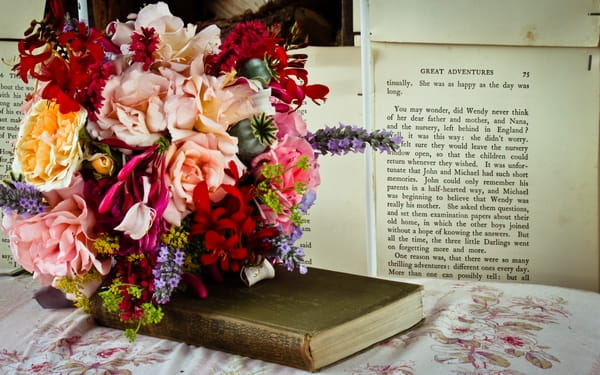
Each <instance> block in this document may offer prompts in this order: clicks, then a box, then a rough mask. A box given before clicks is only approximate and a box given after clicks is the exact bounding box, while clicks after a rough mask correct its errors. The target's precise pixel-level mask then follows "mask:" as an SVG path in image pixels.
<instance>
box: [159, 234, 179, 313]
mask: <svg viewBox="0 0 600 375" xmlns="http://www.w3.org/2000/svg"><path fill="white" fill-rule="evenodd" d="M156 263H157V264H156V268H154V269H153V270H152V274H153V275H154V295H153V297H154V299H156V302H158V303H159V304H161V305H162V304H165V303H167V302H169V300H170V299H171V293H173V290H174V289H175V288H177V286H178V285H179V283H180V281H181V274H182V273H183V269H182V267H183V263H184V253H183V251H182V250H180V249H174V248H171V247H170V246H167V245H165V244H162V245H160V247H159V248H158V257H157V258H156Z"/></svg>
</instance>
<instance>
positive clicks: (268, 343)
mask: <svg viewBox="0 0 600 375" xmlns="http://www.w3.org/2000/svg"><path fill="white" fill-rule="evenodd" d="M163 311H164V312H165V315H164V317H163V320H162V321H161V322H160V323H158V324H151V325H147V326H142V327H141V328H140V330H139V334H142V335H147V336H152V337H158V338H164V339H169V340H174V341H179V342H184V343H186V344H190V345H196V346H202V347H205V348H208V349H214V350H220V351H224V352H228V353H231V354H237V355H242V356H246V357H250V358H254V359H260V360H265V361H269V362H274V363H278V364H282V365H285V366H289V367H295V368H299V369H302V370H308V371H315V370H316V369H315V368H314V367H313V361H312V357H311V355H310V348H309V346H310V337H307V336H305V335H303V334H298V333H296V332H289V331H285V330H282V329H277V328H273V327H269V326H262V325H257V324H253V323H250V322H245V321H241V320H238V319H234V318H230V317H226V316H222V315H217V314H208V313H199V312H197V311H193V310H192V309H186V308H182V307H181V306H179V307H172V306H170V305H165V306H163ZM91 315H92V316H93V318H94V319H95V321H96V322H97V323H98V324H99V325H102V326H106V327H110V328H116V329H121V330H124V329H127V328H133V326H132V325H131V324H127V323H125V322H123V321H121V320H120V318H119V316H118V315H117V314H114V313H109V312H108V311H107V310H106V309H105V308H104V306H102V300H101V299H100V297H98V296H97V295H95V296H94V297H92V304H91Z"/></svg>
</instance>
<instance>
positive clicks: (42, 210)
mask: <svg viewBox="0 0 600 375" xmlns="http://www.w3.org/2000/svg"><path fill="white" fill-rule="evenodd" d="M50 9H51V11H50V12H49V13H48V14H47V15H46V16H45V18H44V19H43V20H41V21H32V23H31V27H30V28H29V29H27V30H26V32H25V38H24V39H23V40H22V41H20V43H19V54H20V59H19V62H18V63H17V65H15V67H14V70H15V71H16V72H17V73H18V74H19V76H20V77H21V78H22V79H23V80H24V81H25V82H28V80H30V79H33V80H35V89H34V91H33V92H31V93H30V94H29V95H28V96H27V100H26V101H25V103H24V104H23V107H22V111H23V114H24V117H23V120H22V123H21V124H20V130H19V135H18V138H17V140H16V144H15V151H14V162H13V166H12V173H11V175H10V176H7V178H6V179H5V180H4V182H3V184H2V185H0V203H1V206H2V208H3V212H4V219H3V223H2V224H3V230H4V232H5V233H6V235H7V236H8V237H9V239H10V245H11V249H12V252H13V255H14V257H15V259H16V260H17V262H18V263H20V264H21V265H22V266H23V268H24V269H26V270H27V271H29V272H32V273H33V277H34V278H35V279H36V280H37V281H39V282H40V283H41V284H43V285H52V286H53V287H55V288H58V289H60V290H62V291H63V292H64V293H65V294H66V295H67V296H68V297H69V298H70V299H72V300H74V303H75V305H76V306H78V307H82V308H84V309H85V307H86V304H87V303H88V299H87V298H88V297H89V296H90V295H91V294H93V293H95V292H96V291H97V292H98V293H99V294H100V295H101V296H102V298H103V301H104V305H105V307H106V308H107V309H108V310H109V311H112V312H115V313H118V314H119V316H120V318H121V319H122V320H123V321H125V322H131V323H132V329H130V330H127V331H126V334H127V335H128V336H129V337H130V338H132V339H133V338H134V337H135V334H136V332H137V328H139V327H140V325H144V324H149V323H156V322H158V321H160V320H161V318H162V310H161V305H163V304H166V303H168V302H169V299H170V297H171V294H172V293H173V291H175V290H177V289H178V288H191V289H192V290H193V291H195V292H196V293H197V294H198V296H199V297H202V298H204V297H206V296H207V294H208V292H207V288H206V283H205V281H206V280H207V279H211V280H215V281H217V282H218V281H219V280H221V279H222V278H223V277H224V275H227V274H241V275H242V276H241V279H242V280H243V281H244V282H246V283H247V284H248V285H251V284H252V283H253V282H255V281H256V280H255V279H254V277H255V272H254V271H255V270H256V269H261V268H262V267H266V268H268V269H270V268H271V266H272V265H273V264H282V265H283V266H285V267H287V270H289V271H294V270H298V271H299V272H301V273H304V272H306V268H305V267H304V266H303V264H302V262H303V255H304V253H303V251H302V248H300V247H299V246H297V245H295V241H296V240H297V239H298V238H299V237H300V236H301V234H302V231H301V225H302V223H303V218H304V216H305V214H306V213H307V210H308V209H309V207H310V206H311V205H312V204H313V202H314V200H315V197H316V191H317V187H318V185H319V182H320V180H319V164H318V157H319V156H320V155H325V154H343V153H346V152H354V151H358V152H362V151H364V150H365V146H366V144H370V145H371V146H372V147H373V148H374V149H377V150H380V151H384V150H395V149H396V147H397V146H398V145H399V143H400V137H398V136H394V135H392V134H391V133H388V132H386V131H377V132H372V133H368V132H366V131H365V130H363V129H360V128H357V127H351V126H345V125H341V124H340V126H338V127H334V128H329V127H328V128H324V129H321V130H319V131H316V132H314V133H311V132H309V131H308V130H307V126H306V123H305V122H304V121H303V119H302V118H301V116H300V115H299V114H298V111H296V110H297V109H298V108H299V107H300V106H301V105H302V104H303V103H304V101H305V100H306V99H310V100H312V101H314V102H317V103H321V102H323V101H325V99H326V95H327V94H328V88H327V87H326V86H324V85H320V84H311V83H309V80H308V72H307V71H306V69H305V68H304V66H305V62H306V59H307V56H306V55H305V54H301V53H296V54H293V53H291V51H293V50H294V49H298V48H300V47H303V46H304V45H305V40H304V39H303V38H301V37H299V35H300V33H299V28H297V27H294V28H293V29H292V30H291V31H290V32H289V34H288V35H287V36H286V37H285V38H284V37H280V36H279V31H278V30H277V28H276V27H268V26H266V25H264V24H263V23H261V22H258V21H250V22H245V23H241V24H238V25H236V26H235V27H234V28H233V29H232V30H231V31H230V32H229V33H228V34H227V35H226V36H224V37H223V39H221V35H220V30H219V28H218V27H217V26H215V25H212V26H208V27H206V28H204V29H202V30H199V31H197V30H196V27H195V26H194V25H191V24H188V25H184V23H183V21H182V20H181V19H180V18H178V17H175V16H173V15H172V14H171V13H170V11H169V8H168V6H167V5H166V4H165V3H160V2H159V3H156V4H151V5H148V6H146V7H144V8H143V9H141V10H140V11H139V13H138V14H137V15H132V16H131V17H130V19H128V20H127V21H125V22H121V21H114V22H112V23H110V24H109V25H107V27H106V30H105V31H99V30H96V29H94V28H91V27H88V26H87V25H86V24H85V23H83V22H79V21H77V20H74V19H70V18H68V17H67V16H65V15H64V11H63V8H62V3H61V1H60V0H51V1H50ZM249 270H250V271H249ZM266 275H267V277H271V276H272V271H269V272H266ZM98 288H99V289H98ZM135 327H137V328H135Z"/></svg>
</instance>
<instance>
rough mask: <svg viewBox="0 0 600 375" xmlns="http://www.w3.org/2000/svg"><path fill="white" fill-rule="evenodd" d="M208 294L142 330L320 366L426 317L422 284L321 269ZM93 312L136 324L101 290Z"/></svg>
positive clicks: (182, 298)
mask: <svg viewBox="0 0 600 375" xmlns="http://www.w3.org/2000/svg"><path fill="white" fill-rule="evenodd" d="M208 294H209V295H208V298H206V299H199V298H198V297H196V296H193V295H183V294H181V295H177V296H175V297H174V298H173V299H172V301H171V302H170V303H169V304H167V305H164V306H163V311H164V313H165V315H164V318H163V320H162V321H161V322H160V323H159V324H152V325H148V326H143V327H142V328H141V330H140V333H143V334H146V335H150V336H156V337H161V338H167V339H172V340H176V341H182V342H185V343H188V344H193V345H199V346H204V347H207V348H210V349H217V350H221V351H226V352H230V353H234V354H239V355H243V356H247V357H251V358H256V359H262V360H265V361H269V362H275V363H279V364H283V365H286V366H290V367H297V368H301V369H305V370H309V371H316V370H318V369H320V368H322V367H324V366H327V365H330V364H332V363H334V362H336V361H339V360H341V359H343V358H345V357H348V356H350V355H352V354H354V353H356V352H358V351H361V350H363V349H365V348H368V347H369V346H372V345H374V344H376V343H378V342H380V341H382V340H385V339H387V338H389V337H391V336H394V335H396V334H398V333H400V332H402V331H404V330H407V329H409V328H411V327H413V326H414V325H416V324H418V323H419V322H420V321H421V320H422V319H423V307H422V286H421V285H418V284H411V283H402V282H397V281H390V280H384V279H377V278H370V277H365V276H359V275H353V274H348V273H341V272H334V271H328V270H322V269H316V268H311V269H309V271H308V273H306V274H305V275H300V274H299V273H297V272H288V271H286V270H285V269H278V270H277V274H276V276H275V279H272V280H264V281H261V282H260V283H258V284H255V285H254V286H252V287H250V288H249V287H247V286H245V285H244V284H243V283H242V282H241V281H240V280H239V279H237V278H236V279H229V280H226V282H224V283H222V284H210V285H209V286H208ZM91 313H92V315H93V316H94V318H95V319H96V321H97V322H98V323H99V324H101V325H105V326H108V327H114V328H119V329H124V328H130V327H129V326H128V325H126V324H125V323H123V322H121V321H120V319H119V317H118V316H117V315H116V314H111V313H108V312H107V311H106V310H105V309H104V308H103V306H102V301H101V299H100V297H98V295H95V296H94V297H93V300H92V312H91Z"/></svg>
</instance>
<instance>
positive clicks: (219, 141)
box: [164, 133, 244, 225]
mask: <svg viewBox="0 0 600 375" xmlns="http://www.w3.org/2000/svg"><path fill="white" fill-rule="evenodd" d="M236 153H237V138H234V137H231V136H229V135H228V134H219V135H217V134H214V133H195V134H194V135H192V136H190V137H187V138H183V139H180V140H178V141H176V142H173V143H172V144H171V146H170V148H169V150H168V151H167V155H166V165H167V167H166V176H165V180H166V183H167V186H168V188H169V191H170V192H171V200H170V202H169V205H168V207H167V209H166V211H165V213H164V218H165V219H166V220H167V221H168V222H170V223H172V224H175V225H179V224H180V223H181V220H182V219H183V218H184V217H185V216H186V215H188V214H189V213H191V212H192V211H193V210H194V208H195V205H194V202H193V199H192V198H193V193H194V189H195V188H196V185H197V184H198V183H199V182H200V181H206V184H207V185H208V189H209V194H210V197H211V199H212V200H215V201H218V200H220V199H221V198H222V194H223V193H222V192H221V191H220V189H219V188H220V186H221V185H222V184H233V183H235V181H234V180H233V179H232V178H231V177H230V176H228V175H227V174H226V173H225V170H226V169H227V168H228V166H229V163H230V162H231V161H233V162H235V163H236V165H237V168H238V170H239V171H243V170H244V167H243V165H242V163H241V162H240V161H239V160H238V158H237V156H236Z"/></svg>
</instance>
